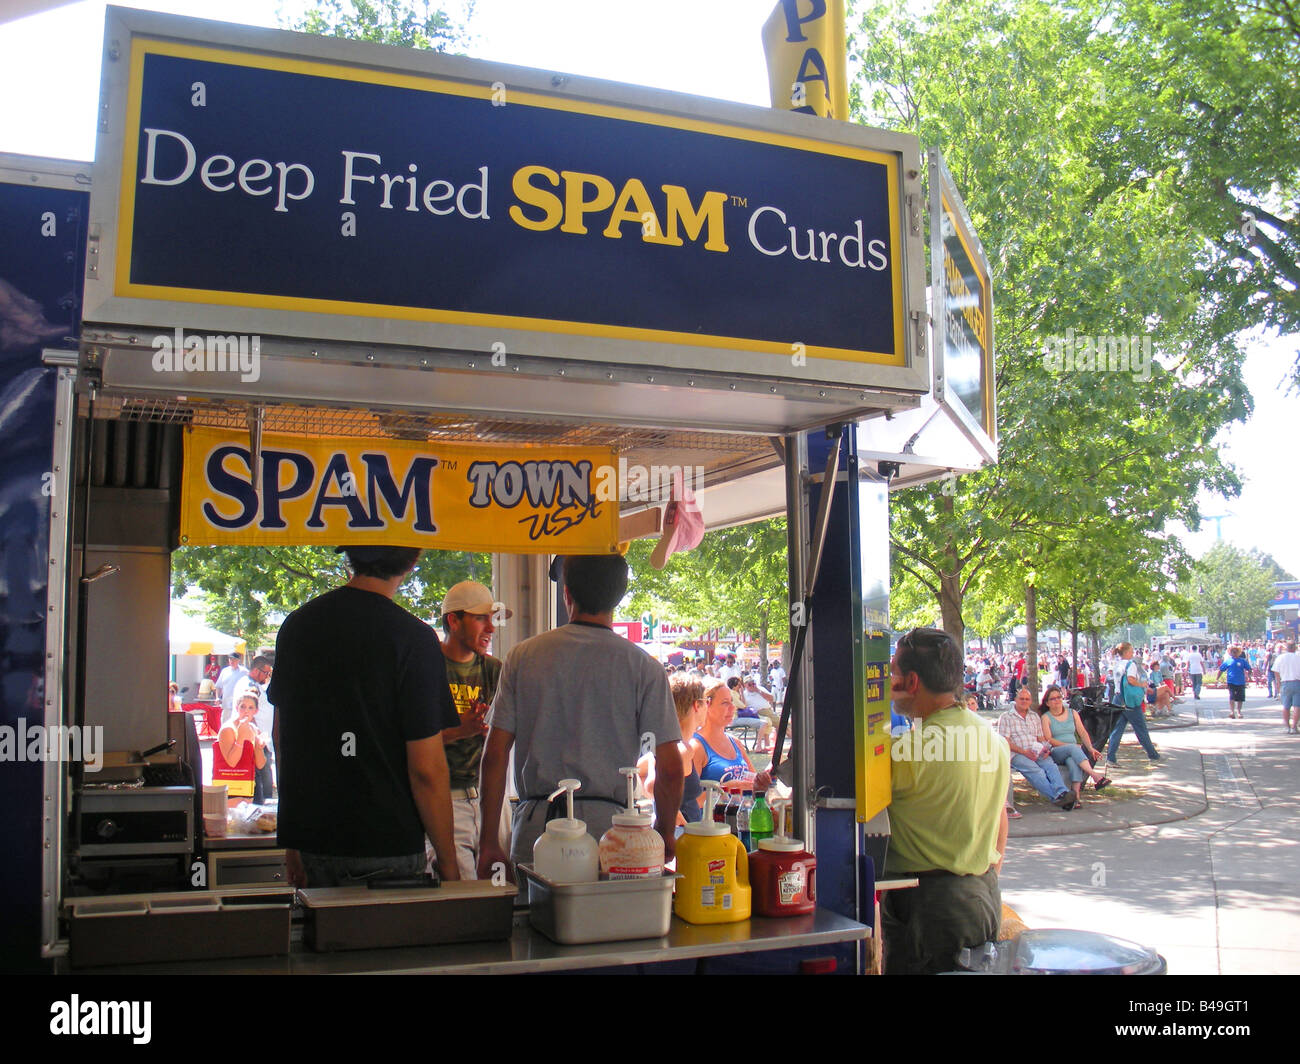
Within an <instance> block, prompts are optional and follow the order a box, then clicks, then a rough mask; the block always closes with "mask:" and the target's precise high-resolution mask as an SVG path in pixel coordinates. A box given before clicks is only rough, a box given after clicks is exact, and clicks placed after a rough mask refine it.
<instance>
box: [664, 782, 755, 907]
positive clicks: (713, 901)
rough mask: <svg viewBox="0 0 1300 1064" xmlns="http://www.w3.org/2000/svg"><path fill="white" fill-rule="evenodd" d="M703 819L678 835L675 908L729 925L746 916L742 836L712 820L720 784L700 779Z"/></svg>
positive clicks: (748, 894)
mask: <svg viewBox="0 0 1300 1064" xmlns="http://www.w3.org/2000/svg"><path fill="white" fill-rule="evenodd" d="M704 789H705V793H706V795H707V797H706V798H705V800H704V819H703V820H700V821H698V822H697V823H694V824H687V825H686V833H685V834H684V835H682V837H681V838H680V839H678V840H677V871H678V873H679V874H680V875H681V876H682V878H681V879H679V880H678V881H677V893H676V894H675V895H674V896H673V912H675V913H676V914H677V915H678V916H680V917H681V918H682V919H683V920H685V921H686V922H687V923H688V924H732V923H739V922H740V921H741V920H748V919H749V912H750V905H751V901H752V895H751V892H750V889H749V855H748V854H747V853H745V847H744V846H742V845H741V844H740V840H739V839H738V838H736V836H735V835H733V834H732V833H731V831H730V830H729V829H728V828H727V825H726V824H717V823H715V822H714V820H713V806H714V803H715V802H716V801H717V800H718V794H719V792H720V791H721V788H720V787H719V786H718V785H717V784H716V783H714V782H713V781H712V780H705V781H704Z"/></svg>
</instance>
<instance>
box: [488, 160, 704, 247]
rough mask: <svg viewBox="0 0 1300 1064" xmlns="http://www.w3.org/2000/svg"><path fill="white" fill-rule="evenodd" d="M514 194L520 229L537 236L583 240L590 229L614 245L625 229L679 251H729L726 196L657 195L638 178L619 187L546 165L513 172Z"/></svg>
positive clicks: (666, 191) (669, 190)
mask: <svg viewBox="0 0 1300 1064" xmlns="http://www.w3.org/2000/svg"><path fill="white" fill-rule="evenodd" d="M511 190H512V191H513V192H514V196H515V199H516V200H517V201H518V202H517V203H515V204H514V205H512V206H511V208H510V219H511V221H513V222H514V223H515V224H516V225H518V226H521V227H522V228H524V229H531V230H533V231H535V232H546V231H548V230H551V229H556V228H558V229H559V231H560V232H562V233H573V234H577V235H585V234H586V233H588V232H590V231H591V230H590V229H589V228H588V227H589V225H590V226H591V227H593V228H596V229H598V230H599V232H600V234H601V235H602V236H604V237H607V238H608V239H610V240H620V239H622V237H623V236H624V227H625V226H629V225H630V226H635V227H636V228H635V230H634V231H633V233H634V235H639V236H640V238H641V239H642V240H643V241H644V242H645V243H647V244H667V245H669V246H672V247H681V246H682V245H683V244H685V243H686V241H688V240H689V241H691V242H692V243H699V242H701V240H702V241H703V245H704V247H705V249H706V250H708V251H723V252H725V251H727V250H729V249H728V247H727V239H726V229H725V222H724V218H723V211H722V208H723V207H724V206H725V204H726V202H727V194H726V193H725V192H716V191H710V192H705V193H704V194H703V195H702V196H701V197H700V198H699V200H698V201H693V200H692V199H691V194H690V193H689V192H688V191H687V190H686V189H685V188H684V187H682V186H681V185H660V186H659V188H658V189H657V190H656V194H655V195H654V196H652V195H651V193H650V190H649V189H647V188H646V186H645V184H644V183H643V182H642V181H640V180H639V179H637V178H635V177H633V178H629V179H628V180H627V181H625V182H624V183H623V186H622V187H621V188H616V187H615V186H614V183H613V182H612V181H610V180H609V178H607V177H602V176H601V175H600V174H589V173H583V172H581V171H578V170H561V171H559V172H558V173H557V172H556V171H555V170H551V169H549V168H548V167H545V166H524V167H521V168H520V169H518V170H516V171H515V174H514V178H513V181H512V183H511Z"/></svg>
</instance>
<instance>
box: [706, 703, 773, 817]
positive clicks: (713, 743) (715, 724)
mask: <svg viewBox="0 0 1300 1064" xmlns="http://www.w3.org/2000/svg"><path fill="white" fill-rule="evenodd" d="M735 717H736V706H735V703H734V702H733V701H732V696H731V689H730V688H729V687H727V682H726V681H725V680H709V681H708V682H707V683H706V684H705V686H704V723H703V724H702V725H701V726H700V729H699V731H697V732H696V733H695V737H694V738H693V739H692V740H691V760H692V763H693V764H694V766H695V769H696V771H698V772H699V774H700V779H701V780H715V781H716V782H718V783H721V784H722V785H723V786H724V787H725V786H727V785H728V784H733V785H734V786H735V788H739V785H740V784H741V783H747V784H750V785H751V786H752V787H753V788H754V789H755V790H757V791H765V790H767V789H768V788H769V787H770V786H772V777H771V776H770V775H769V774H768V773H766V772H759V773H755V772H754V766H753V765H752V764H751V763H750V760H749V755H748V754H746V753H745V748H744V747H743V746H741V745H740V744H739V743H738V742H736V740H735V739H733V738H732V737H731V736H730V735H728V734H727V725H728V724H730V723H731V722H732V721H733V720H734V719H735ZM728 755H730V756H728Z"/></svg>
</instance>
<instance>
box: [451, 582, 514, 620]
mask: <svg viewBox="0 0 1300 1064" xmlns="http://www.w3.org/2000/svg"><path fill="white" fill-rule="evenodd" d="M461 610H464V611H465V612H466V613H490V614H492V615H493V616H494V617H506V618H509V617H513V616H514V610H508V609H506V605H505V603H504V602H497V601H496V600H495V599H494V598H493V597H492V592H491V591H489V590H488V589H487V588H486V587H484V586H483V585H482V584H480V583H478V582H476V581H474V580H462V581H461V582H460V583H459V584H454V585H453V586H452V587H451V588H450V590H448V592H447V597H446V598H444V599H443V600H442V616H444V617H446V616H447V614H449V613H459V612H460V611H461Z"/></svg>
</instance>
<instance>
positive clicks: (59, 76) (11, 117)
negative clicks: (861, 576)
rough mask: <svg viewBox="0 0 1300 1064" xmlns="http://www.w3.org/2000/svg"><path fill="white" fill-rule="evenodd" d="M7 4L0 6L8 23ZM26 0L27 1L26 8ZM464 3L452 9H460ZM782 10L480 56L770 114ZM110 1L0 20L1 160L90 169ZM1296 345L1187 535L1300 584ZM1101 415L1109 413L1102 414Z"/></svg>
mask: <svg viewBox="0 0 1300 1064" xmlns="http://www.w3.org/2000/svg"><path fill="white" fill-rule="evenodd" d="M9 2H10V0H0V14H3V11H4V9H5V7H6V6H7V4H8V3H9ZM20 2H21V0H20ZM304 2H305V0H284V2H283V3H280V2H277V0H222V2H221V3H220V4H216V3H213V2H212V0H206V2H203V0H152V2H150V3H131V2H127V3H124V4H122V5H121V6H126V7H143V8H149V9H151V10H156V11H169V12H173V13H175V14H183V15H190V16H192V17H203V16H205V15H208V14H210V13H211V12H213V11H220V13H221V17H222V19H223V20H224V21H230V22H243V23H247V24H250V25H259V26H268V27H275V26H278V25H279V24H280V23H279V22H278V20H277V12H278V11H279V10H280V9H281V8H283V9H284V10H285V11H286V12H287V13H289V14H290V15H292V14H293V13H295V12H297V11H299V10H301V8H302V6H303V3H304ZM457 4H458V0H451V2H450V3H449V4H448V5H447V6H449V7H450V8H451V9H452V10H455V9H456V8H457ZM774 5H775V0H544V2H543V0H478V2H477V4H476V5H475V12H474V16H473V18H472V19H471V20H470V22H469V30H470V33H471V34H472V41H471V45H470V49H469V51H470V54H471V55H473V56H475V57H476V58H481V59H486V60H491V61H493V62H499V63H511V64H516V65H520V66H529V67H538V68H542V69H546V70H554V71H563V72H566V73H572V74H580V75H583V76H586V77H596V78H605V79H608V80H611V81H621V82H629V83H633V84H641V85H650V86H654V87H657V88H665V89H673V90H676V91H679V92H688V93H692V94H694V95H699V96H706V97H712V98H716V99H724V100H732V101H736V102H739V103H748V104H754V105H757V106H764V107H765V106H768V103H769V101H768V91H767V72H766V66H765V63H764V58H763V49H762V44H761V40H760V31H761V28H762V25H763V22H764V21H765V20H766V18H767V16H768V14H769V13H770V12H771V11H772V9H773V7H774ZM103 21H104V4H103V3H99V2H94V0H83V2H81V3H75V4H69V5H67V6H64V7H61V8H56V9H55V10H52V11H47V12H44V13H41V14H38V15H32V16H29V17H27V18H24V19H19V20H17V21H15V22H8V23H3V24H0V101H2V102H0V152H13V153H18V154H24V155H38V156H48V157H53V158H64V159H78V160H90V159H91V158H92V156H93V154H94V138H95V112H96V107H97V101H98V92H99V89H98V81H99V64H100V52H101V38H102V31H103ZM1298 348H1300V337H1291V338H1279V337H1271V338H1270V337H1263V336H1259V337H1252V338H1251V340H1250V342H1249V344H1248V352H1249V353H1248V357H1247V360H1246V367H1245V376H1246V383H1247V386H1248V387H1249V389H1250V391H1251V393H1252V395H1253V396H1254V400H1255V412H1254V414H1253V416H1252V417H1251V419H1250V421H1249V422H1248V423H1247V424H1245V425H1238V426H1235V427H1232V428H1230V429H1228V430H1225V432H1224V433H1222V434H1221V435H1220V437H1219V441H1220V442H1221V443H1223V445H1224V447H1225V453H1226V455H1227V457H1228V458H1229V460H1230V461H1232V462H1233V463H1234V464H1235V465H1236V466H1237V468H1238V470H1239V471H1240V473H1241V475H1242V478H1243V480H1244V481H1245V487H1244V489H1243V491H1242V494H1241V496H1240V497H1238V498H1236V499H1230V500H1224V499H1221V498H1216V497H1213V496H1210V495H1208V494H1206V495H1204V496H1203V497H1202V498H1201V512H1202V513H1203V514H1205V515H1207V516H1208V515H1219V516H1220V517H1221V518H1222V520H1221V521H1220V522H1217V523H1216V522H1215V521H1213V520H1207V521H1205V522H1204V524H1203V527H1202V530H1201V531H1200V532H1199V533H1185V534H1184V536H1183V538H1184V542H1185V544H1186V545H1187V548H1188V550H1189V551H1190V552H1191V553H1192V554H1193V556H1199V555H1201V554H1203V553H1204V552H1205V551H1206V550H1208V549H1209V548H1210V547H1211V546H1213V544H1214V542H1215V539H1216V530H1218V532H1219V533H1221V535H1222V538H1223V539H1224V540H1226V541H1228V542H1230V543H1233V544H1235V545H1236V546H1239V547H1241V548H1243V549H1249V548H1251V547H1255V548H1258V549H1260V550H1262V551H1264V552H1266V553H1269V554H1271V555H1272V556H1273V557H1274V558H1275V559H1277V561H1278V562H1279V563H1280V564H1281V565H1282V566H1283V567H1284V568H1286V569H1288V570H1290V572H1291V573H1292V574H1293V575H1294V576H1296V577H1297V578H1300V534H1298V530H1300V491H1297V490H1296V481H1297V478H1296V475H1295V473H1294V461H1293V460H1289V459H1288V457H1287V455H1288V451H1293V450H1294V447H1293V446H1290V445H1289V441H1290V440H1293V439H1294V437H1293V436H1291V435H1290V432H1289V431H1288V429H1290V430H1291V431H1294V428H1295V426H1296V424H1297V420H1298V418H1300V394H1289V395H1288V394H1287V393H1286V386H1285V383H1284V382H1285V379H1286V376H1287V368H1288V367H1289V366H1290V365H1291V364H1292V363H1293V362H1294V361H1295V358H1296V352H1297V349H1298ZM1102 414H1103V412H1100V411H1099V416H1101V415H1102Z"/></svg>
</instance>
